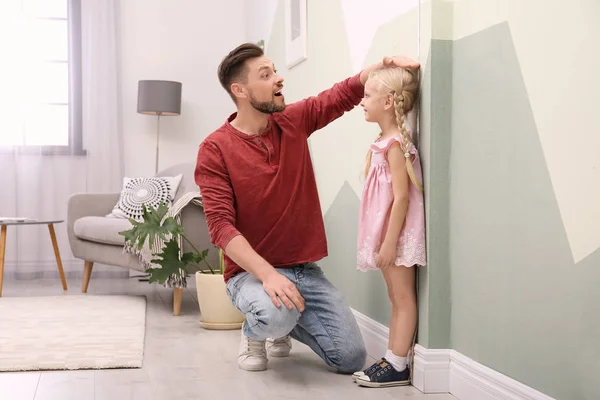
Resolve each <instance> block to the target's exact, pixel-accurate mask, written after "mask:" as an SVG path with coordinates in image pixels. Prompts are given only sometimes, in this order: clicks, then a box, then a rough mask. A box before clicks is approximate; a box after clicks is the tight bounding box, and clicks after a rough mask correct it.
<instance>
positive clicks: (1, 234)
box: [0, 219, 67, 297]
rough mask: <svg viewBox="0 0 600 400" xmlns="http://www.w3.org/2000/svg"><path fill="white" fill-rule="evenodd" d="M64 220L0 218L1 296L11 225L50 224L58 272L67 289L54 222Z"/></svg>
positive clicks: (0, 294) (57, 222)
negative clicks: (8, 228) (8, 234)
mask: <svg viewBox="0 0 600 400" xmlns="http://www.w3.org/2000/svg"><path fill="white" fill-rule="evenodd" d="M61 222H64V220H27V219H26V220H16V219H15V220H0V297H2V280H3V277H4V255H5V254H6V231H7V227H8V226H9V225H15V226H20V225H48V231H49V232H50V240H51V241H52V246H53V247H54V256H55V257H56V264H57V265H58V273H59V274H60V280H61V281H62V287H63V290H67V280H66V279H65V271H64V270H63V265H62V261H61V259H60V252H59V250H58V242H57V241H56V233H55V232H54V224H59V223H61Z"/></svg>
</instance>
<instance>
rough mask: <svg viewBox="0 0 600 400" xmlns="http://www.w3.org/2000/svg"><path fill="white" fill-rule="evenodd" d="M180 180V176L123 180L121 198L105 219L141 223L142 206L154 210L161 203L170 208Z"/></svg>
mask: <svg viewBox="0 0 600 400" xmlns="http://www.w3.org/2000/svg"><path fill="white" fill-rule="evenodd" d="M181 178H182V175H181V174H179V175H177V176H173V177H169V176H158V177H152V178H123V189H122V190H121V197H120V198H119V201H118V202H117V204H116V205H115V207H114V209H113V211H112V213H110V214H108V215H107V217H111V218H132V219H134V220H136V221H142V215H143V211H142V204H145V205H146V208H156V207H158V206H159V204H161V203H166V204H167V206H171V204H172V203H173V199H174V198H175V193H177V189H178V188H179V183H180V182H181Z"/></svg>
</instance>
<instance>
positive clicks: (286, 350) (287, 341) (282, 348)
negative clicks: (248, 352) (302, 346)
mask: <svg viewBox="0 0 600 400" xmlns="http://www.w3.org/2000/svg"><path fill="white" fill-rule="evenodd" d="M266 347H267V354H268V355H269V357H287V356H289V355H290V351H292V338H291V337H290V335H287V336H284V337H282V338H279V339H267V346H266Z"/></svg>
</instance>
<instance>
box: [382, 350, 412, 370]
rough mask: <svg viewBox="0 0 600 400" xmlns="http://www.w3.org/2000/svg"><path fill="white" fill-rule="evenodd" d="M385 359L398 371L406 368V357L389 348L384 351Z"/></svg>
mask: <svg viewBox="0 0 600 400" xmlns="http://www.w3.org/2000/svg"><path fill="white" fill-rule="evenodd" d="M385 359H386V360H388V361H389V363H390V364H392V367H394V369H395V370H396V371H398V372H400V371H404V369H405V368H406V363H407V358H406V357H400V356H397V355H395V354H394V353H392V351H391V350H390V349H388V350H387V351H386V352H385Z"/></svg>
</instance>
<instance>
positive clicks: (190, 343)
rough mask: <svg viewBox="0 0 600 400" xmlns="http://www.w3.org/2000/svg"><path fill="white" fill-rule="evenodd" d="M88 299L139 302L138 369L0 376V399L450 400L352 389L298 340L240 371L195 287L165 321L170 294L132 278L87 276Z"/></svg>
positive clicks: (32, 289) (21, 289)
mask: <svg viewBox="0 0 600 400" xmlns="http://www.w3.org/2000/svg"><path fill="white" fill-rule="evenodd" d="M190 281H193V280H192V279H191V280H190ZM68 285H69V290H68V291H67V292H63V290H62V287H61V282H60V280H59V279H47V280H38V281H35V280H21V281H19V280H5V282H4V290H3V296H5V297H8V296H11V297H14V296H60V295H67V296H80V295H82V294H81V293H80V291H81V289H80V288H81V281H80V280H68ZM93 294H102V295H110V294H128V295H142V296H146V298H147V320H146V341H145V353H144V365H143V367H142V368H141V369H131V370H95V371H92V370H89V371H48V372H21V373H12V372H11V373H7V372H4V373H2V372H0V399H1V400H70V399H73V400H104V399H106V400H109V399H110V400H133V399H136V400H137V399H140V400H142V399H143V400H147V399H156V400H163V399H165V400H166V399H169V400H187V399H223V400H228V399H240V400H245V399H248V400H253V399H265V400H266V399H290V400H291V399H303V400H313V399H315V400H316V399H332V400H333V399H335V400H338V399H347V400H355V399H378V400H386V399H413V400H436V399H437V400H450V399H454V397H452V396H450V395H424V394H422V393H421V392H419V391H418V390H417V389H415V388H413V387H403V388H390V389H367V388H361V387H358V386H357V385H355V384H354V383H353V382H352V380H351V378H350V377H349V376H346V375H339V374H335V373H332V372H330V370H329V369H328V368H327V366H326V365H325V364H324V363H323V362H322V361H321V360H320V359H319V357H317V356H316V355H315V354H314V353H313V352H312V351H311V350H310V349H309V348H308V347H306V346H304V345H302V344H300V343H298V342H294V348H293V350H292V354H291V355H290V357H289V358H284V359H272V360H270V361H269V369H268V370H267V371H264V372H246V371H242V370H240V369H238V367H237V363H236V356H237V351H238V346H239V339H240V332H239V330H236V331H207V330H204V329H202V328H200V326H199V325H198V319H199V315H200V314H199V309H198V302H197V298H196V293H195V288H194V287H190V288H188V289H186V290H185V292H184V299H183V305H182V313H181V316H179V317H174V316H173V315H172V309H173V303H172V301H173V300H172V291H171V290H169V289H166V288H163V287H160V286H157V285H150V284H148V282H139V281H138V280H137V279H135V278H130V279H94V277H93V276H92V280H91V282H90V286H89V290H88V295H93ZM0 301H2V300H1V298H0ZM40 312H43V310H40ZM0 318H1V316H0ZM1 356H2V349H1V348H0V357H1ZM369 361H370V362H373V361H374V360H372V359H369Z"/></svg>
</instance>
